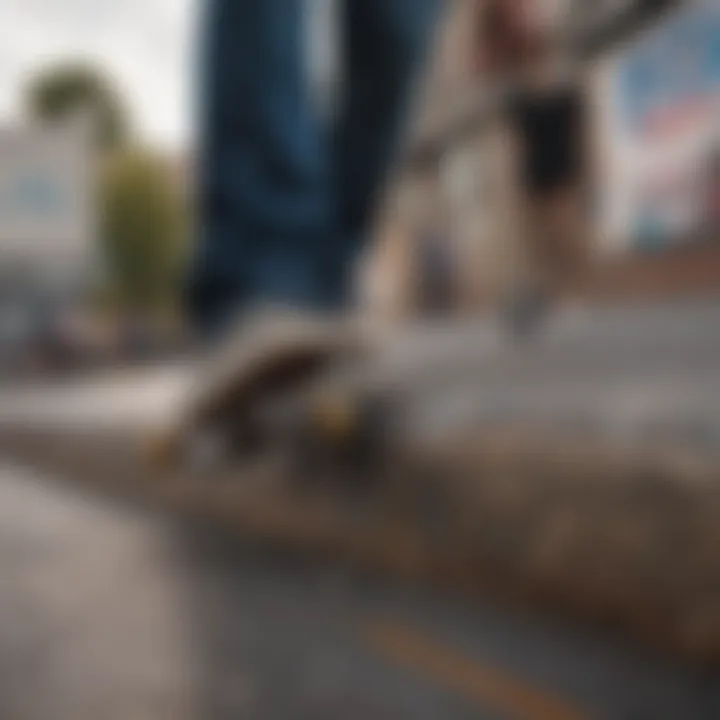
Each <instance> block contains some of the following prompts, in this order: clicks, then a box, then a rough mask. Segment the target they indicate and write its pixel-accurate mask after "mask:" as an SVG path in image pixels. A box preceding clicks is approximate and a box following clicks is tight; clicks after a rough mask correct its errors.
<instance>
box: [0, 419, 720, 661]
mask: <svg viewBox="0 0 720 720" xmlns="http://www.w3.org/2000/svg"><path fill="white" fill-rule="evenodd" d="M139 447H140V444H139V442H138V439H137V438H135V437H132V436H130V435H127V436H122V437H120V436H114V437H108V436H107V435H103V433H102V432H101V431H98V432H97V433H89V432H88V433H86V434H85V435H83V436H79V435H78V431H77V430H75V431H73V430H72V429H69V430H67V431H60V430H58V429H54V430H46V431H42V430H38V429H33V430H30V429H10V428H7V427H6V428H3V429H2V431H1V432H0V448H2V450H3V452H4V454H5V455H6V456H9V457H10V458H12V459H15V460H17V461H19V462H22V463H24V464H27V465H34V466H36V467H38V468H43V469H48V470H51V471H52V473H53V475H58V476H60V477H64V478H67V479H68V480H71V481H73V482H83V483H85V484H86V485H88V486H90V487H92V489H93V490H94V491H97V492H108V493H112V494H121V495H124V496H127V497H130V498H134V499H135V500H141V501H143V502H148V503H150V504H153V505H157V506H160V507H162V508H165V509H172V510H174V511H178V512H180V513H182V514H183V515H187V516H189V517H192V518H196V519H200V520H203V521H210V522H212V523H213V524H214V525H216V526H218V527H221V528H225V529H228V530H231V531H232V532H234V533H239V534H241V535H242V536H244V537H246V538H249V539H253V540H258V541H261V542H263V543H266V544H269V545H272V546H274V547H280V548H284V549H287V550H291V551H293V552H300V553H303V554H312V555H317V556H320V557H323V558H332V559H333V560H334V561H338V562H343V563H349V564H352V565H353V566H356V567H362V568H368V569H371V570H373V571H375V572H382V573H388V574H392V575H393V576H396V577H400V578H402V579H406V580H409V581H420V582H427V583H433V584H436V585H439V586H441V587H443V588H445V589H452V590H457V591H460V592H462V593H466V594H468V595H471V596H477V595H482V596H487V595H492V596H495V597H498V598H500V599H502V600H506V601H511V602H513V603H523V604H528V605H532V606H533V607H538V606H540V607H542V608H545V609H549V610H551V611H554V612H561V613H562V614H563V615H564V616H568V615H569V616H571V617H573V618H576V619H578V620H581V621H583V622H586V623H588V622H589V623H593V624H601V625H602V626H603V627H605V628H611V629H613V630H617V631H621V632H623V633H626V634H627V635H629V636H631V637H633V638H635V639H637V640H640V641H642V642H644V643H646V644H647V645H650V646H652V647H653V648H655V649H657V650H661V651H664V652H669V653H672V654H675V655H678V656H680V657H682V658H685V659H688V660H691V661H694V662H698V663H702V664H708V665H713V666H718V665H720V522H718V518H720V467H718V465H717V464H716V463H715V462H713V461H712V460H711V459H709V458H702V457H700V456H698V455H697V454H694V453H685V452H681V451H679V450H678V451H671V450H669V449H667V448H662V449H658V448H653V449H650V448H644V449H639V448H637V447H635V448H624V449H622V448H618V447H615V448H609V447H607V446H605V447H603V446H600V445H597V444H595V445H593V444H592V443H590V442H587V443H583V444H580V443H579V442H576V443H574V444H573V445H572V447H568V446H567V444H566V443H563V441H562V440H561V439H560V438H552V437H550V436H548V437H540V436H538V435H537V433H535V434H533V435H532V436H522V435H519V434H517V433H514V434H513V433H509V432H504V433H496V434H494V435H492V436H490V435H489V434H483V437H482V438H478V437H473V438H465V439H459V440H458V441H456V442H453V444H452V445H445V446H444V447H442V448H441V447H437V448H424V449H422V450H421V451H418V452H416V453H414V454H413V456H412V457H410V458H408V459H407V460H398V462H397V464H394V465H393V467H392V468H388V469H387V473H386V474H387V477H385V478H377V479H376V481H375V482H373V484H372V487H370V488H369V489H367V490H366V491H364V492H360V491H355V492H353V491H351V490H350V489H349V488H348V487H347V486H345V487H344V488H342V489H340V488H338V486H337V485H335V486H334V487H333V486H331V485H329V484H327V483H326V484H325V485H323V486H321V487H318V488H316V489H312V490H305V491H300V490H298V489H297V488H294V489H289V488H288V484H287V483H286V482H284V481H283V479H282V477H280V476H279V474H278V472H277V471H276V468H272V467H268V466H266V467H257V468H254V469H253V470H252V471H247V472H244V473H243V475H242V477H241V478H240V477H238V473H237V472H234V473H232V472H229V473H226V474H224V475H223V474H222V473H218V474H217V475H215V474H214V475H213V476H212V477H202V476H195V477H189V476H180V475H173V476H166V477H159V476H157V475H156V474H153V473H152V472H151V471H150V470H148V469H147V468H146V467H145V466H144V465H143V463H142V462H141V458H140V453H139ZM328 482H331V481H328ZM330 487H333V489H332V490H329V488H330Z"/></svg>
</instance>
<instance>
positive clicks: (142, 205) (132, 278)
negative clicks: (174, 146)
mask: <svg viewBox="0 0 720 720" xmlns="http://www.w3.org/2000/svg"><path fill="white" fill-rule="evenodd" d="M101 223H102V226H101V239H102V251H103V257H104V264H105V272H106V276H107V283H108V287H109V289H110V291H111V292H112V293H113V295H114V296H115V297H116V298H117V300H118V301H119V303H120V304H121V305H122V306H123V307H125V308H126V309H130V310H133V311H135V310H149V309H158V308H160V307H167V306H168V305H169V304H172V302H173V300H174V299H175V297H176V296H177V290H178V286H179V279H180V274H181V272H182V269H183V266H184V260H185V254H186V247H187V243H186V238H187V208H186V205H185V202H184V198H183V197H182V195H181V193H180V191H179V190H178V189H177V188H176V186H175V185H174V184H173V182H172V178H171V177H170V174H169V170H168V167H167V165H166V164H165V163H163V162H162V161H161V160H160V159H158V158H157V157H155V156H153V155H152V154H150V153H148V152H143V151H139V150H133V151H126V152H123V153H121V154H119V155H118V156H117V157H116V158H114V159H113V161H112V162H110V163H109V164H108V166H107V168H106V172H105V177H104V183H103V198H102V207H101Z"/></svg>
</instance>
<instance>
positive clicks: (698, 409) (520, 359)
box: [0, 301, 720, 451]
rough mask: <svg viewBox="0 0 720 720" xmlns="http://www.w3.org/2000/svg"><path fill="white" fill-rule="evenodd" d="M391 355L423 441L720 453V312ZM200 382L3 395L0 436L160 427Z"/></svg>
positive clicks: (387, 379)
mask: <svg viewBox="0 0 720 720" xmlns="http://www.w3.org/2000/svg"><path fill="white" fill-rule="evenodd" d="M382 348H383V350H382V352H381V353H380V355H379V358H380V359H379V362H378V363H377V366H376V367H377V370H376V373H377V375H378V376H379V377H380V378H381V379H382V381H383V382H384V383H385V384H386V385H388V386H390V387H393V388H400V389H405V388H411V390H410V392H409V395H411V396H412V398H413V399H412V401H411V402H410V404H409V405H410V406H409V409H408V412H407V413H406V417H407V419H408V423H409V424H413V423H414V424H415V425H416V426H417V430H418V431H419V432H441V431H445V432H449V433H452V432H454V431H455V430H456V429H457V428H458V427H464V426H467V424H468V423H483V422H491V423H495V422H498V421H501V422H503V421H506V420H508V419H510V420H513V421H516V420H518V419H521V420H522V421H524V422H529V423H540V424H542V425H544V426H554V427H556V428H557V429H558V430H559V431H563V432H564V431H576V430H577V429H578V428H588V429H590V430H591V431H592V432H602V433H605V434H607V435H609V436H611V437H615V438H623V439H628V438H629V439H631V440H632V439H633V438H635V437H636V436H645V435H658V434H659V435H664V436H674V437H675V438H678V439H680V440H682V441H683V442H690V443H693V444H697V445H699V446H702V447H703V449H711V450H714V451H715V450H719V449H720V373H719V372H718V367H720V303H718V302H714V301H707V302H699V301H696V302H693V303H674V304H668V305H665V306H650V307H642V306H640V307H634V308H609V309H584V308H576V309H568V310H564V311H562V312H559V313H557V314H556V315H554V316H551V317H550V318H549V319H548V321H547V322H546V323H544V325H543V326H542V327H541V332H538V333H537V334H535V335H534V336H533V337H531V338H527V339H525V340H521V341H513V340H512V339H509V337H508V334H507V332H506V331H505V330H504V329H503V328H502V327H501V326H499V325H498V324H497V323H493V322H491V321H487V320H480V321H475V320H469V321H461V322H457V323H454V324H448V323H437V324H435V325H425V326H423V327H408V328H393V329H392V331H391V332H390V333H388V336H387V337H386V338H385V341H384V342H383V343H382ZM193 372H194V371H193V368H192V367H191V366H190V365H189V364H184V365H183V364H176V365H174V366H172V367H170V366H166V367H155V368H152V369H150V370H148V371H143V372H137V371H134V372H130V371H128V372H127V373H122V372H120V373H112V374H110V375H106V376H101V377H100V378H87V379H83V380H80V381H73V382H69V383H61V384H59V385H58V384H57V383H50V384H46V385H34V386H31V387H22V388H17V389H16V388H13V387H12V386H10V387H6V388H4V389H1V388H0V424H1V423H17V422H25V423H30V424H34V425H38V424H40V425H52V424H62V425H68V424H69V423H72V424H74V425H76V426H78V427H87V426H91V427H93V428H98V427H100V426H107V427H108V429H111V430H112V429H117V428H118V427H120V426H129V427H133V428H137V427H138V426H141V425H152V424H157V423H159V422H160V423H162V422H163V421H164V420H165V419H166V418H167V417H168V416H169V415H172V412H173V409H174V408H176V407H177V403H178V401H179V400H180V399H181V398H182V396H183V392H184V390H185V388H187V385H188V383H189V382H190V381H191V378H192V377H193Z"/></svg>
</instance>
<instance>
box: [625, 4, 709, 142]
mask: <svg viewBox="0 0 720 720" xmlns="http://www.w3.org/2000/svg"><path fill="white" fill-rule="evenodd" d="M616 87H617V90H618V91H619V93H620V97H619V100H620V107H621V112H622V117H623V120H624V122H625V123H626V126H627V127H628V128H629V129H630V130H631V132H634V133H643V132H645V131H647V130H649V129H650V128H651V127H652V126H654V125H655V124H656V123H661V122H662V121H663V120H666V119H671V118H672V117H677V116H678V113H680V114H681V113H682V112H683V111H686V110H688V109H691V108H692V107H693V106H695V105H697V104H698V103H702V102H704V101H706V100H708V99H711V98H713V97H717V96H718V94H719V93H720V2H717V1H716V0H697V1H696V2H690V3H688V5H687V6H686V7H685V8H683V9H682V10H680V11H679V12H678V14H677V15H675V16H674V17H671V18H670V19H669V20H668V21H666V22H665V23H664V24H663V25H661V26H660V27H659V28H658V29H657V30H655V31H653V32H652V33H651V34H649V35H648V36H646V37H645V38H643V39H642V40H640V42H639V43H638V44H637V45H636V46H635V47H633V48H631V49H630V50H629V51H628V52H627V54H626V55H624V57H623V60H622V67H621V70H620V77H619V82H618V85H617V86H616Z"/></svg>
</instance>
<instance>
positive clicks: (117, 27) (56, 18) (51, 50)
mask: <svg viewBox="0 0 720 720" xmlns="http://www.w3.org/2000/svg"><path fill="white" fill-rule="evenodd" d="M198 2H199V0H0V123H2V122H3V121H5V120H7V119H8V118H14V117H17V115H18V114H19V112H20V109H21V97H22V87H23V84H24V81H25V79H26V78H27V77H28V75H30V74H32V72H33V71H35V70H36V69H37V68H38V67H42V66H44V65H47V64H48V63H51V62H52V61H53V60H57V59H58V58H77V57H81V58H88V59H91V60H93V61H97V62H99V63H101V64H102V65H103V66H104V67H106V68H107V69H108V70H109V71H110V72H111V73H112V75H113V76H114V78H115V79H116V81H117V83H118V85H119V87H120V89H121V91H122V92H123V93H124V94H125V96H126V97H127V98H128V99H129V101H130V105H131V110H132V113H133V115H134V117H135V119H136V122H137V124H138V126H139V128H140V130H141V132H142V134H143V135H145V136H146V137H148V138H149V139H151V140H152V141H154V142H158V143H161V144H162V145H163V146H164V147H167V148H169V149H170V148H181V147H183V146H184V145H185V144H186V142H187V139H188V135H189V128H190V120H189V115H190V113H189V112H188V108H189V106H190V103H189V94H190V92H189V88H190V87H191V82H190V79H191V75H190V73H191V70H192V58H193V52H192V51H193V44H194V43H193V42H192V40H194V38H193V37H192V32H191V31H192V29H193V26H194V22H193V14H194V11H195V8H196V6H197V3H198Z"/></svg>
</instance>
